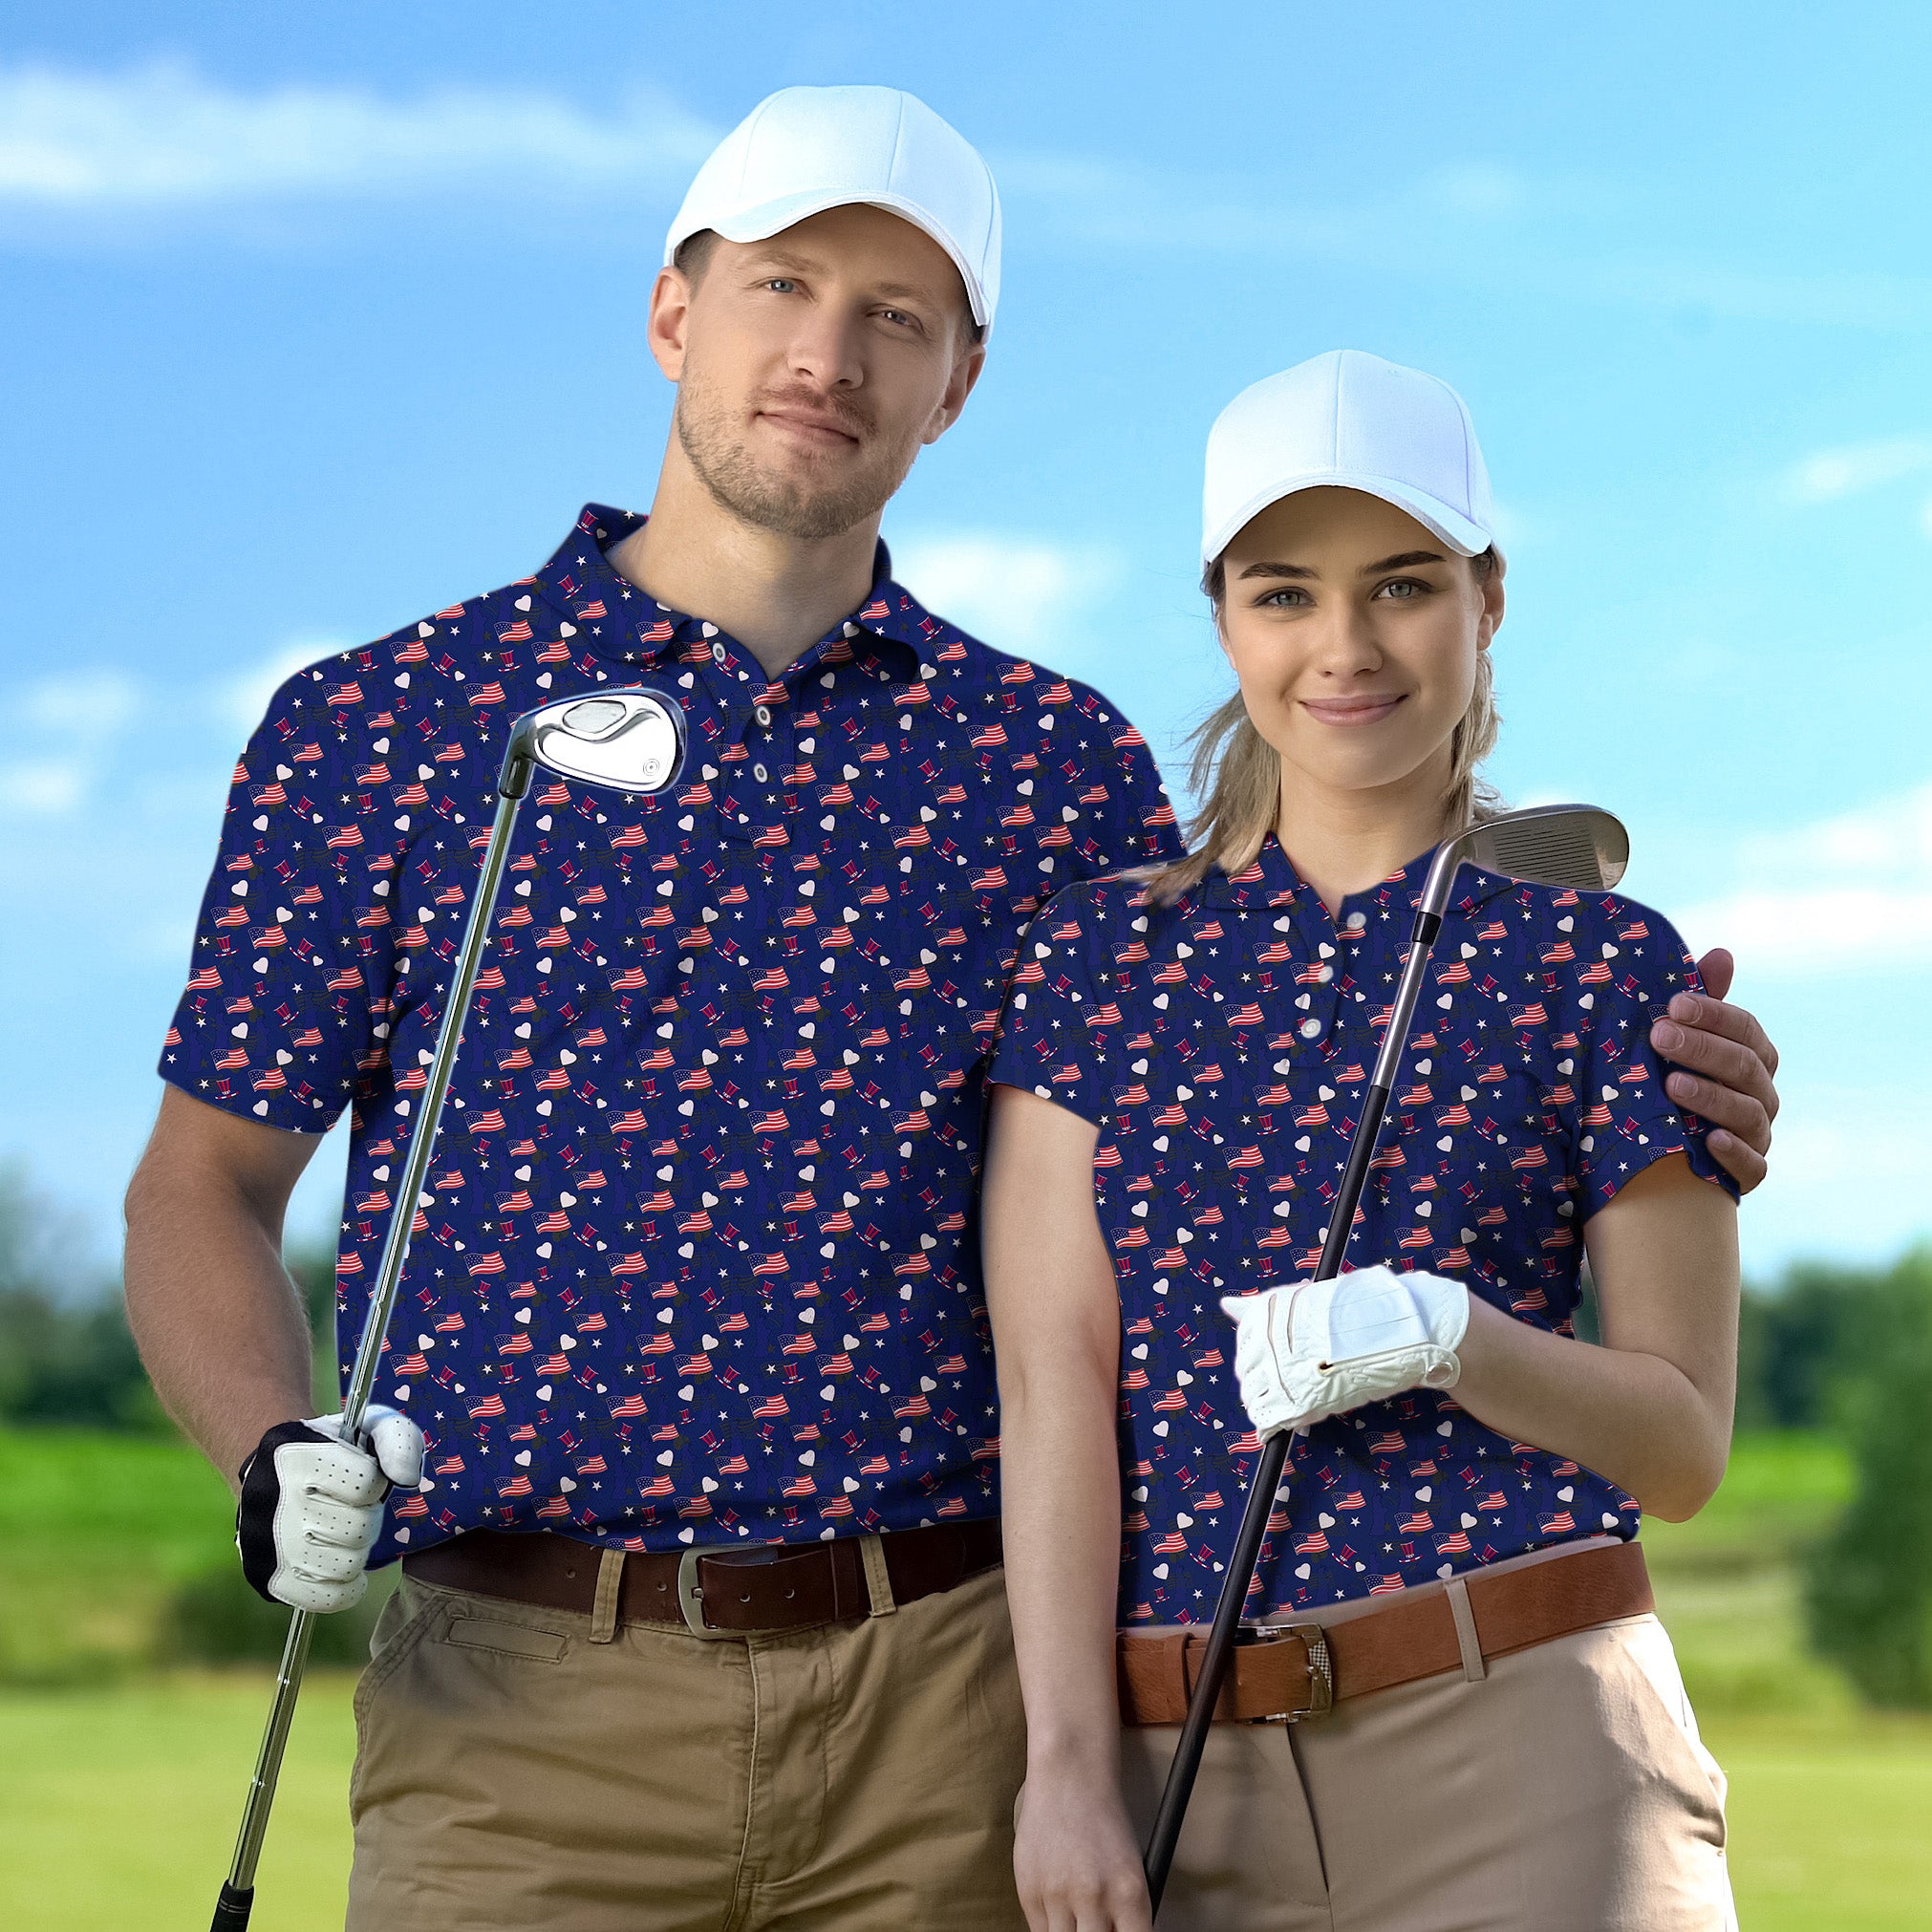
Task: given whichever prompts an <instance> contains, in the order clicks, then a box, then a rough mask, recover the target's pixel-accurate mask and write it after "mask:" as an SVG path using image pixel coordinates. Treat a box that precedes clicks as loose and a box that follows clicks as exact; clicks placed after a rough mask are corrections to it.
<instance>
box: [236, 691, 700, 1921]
mask: <svg viewBox="0 0 1932 1932" xmlns="http://www.w3.org/2000/svg"><path fill="white" fill-rule="evenodd" d="M684 744H685V731H684V713H683V710H682V709H681V707H680V706H679V705H678V703H677V701H676V698H672V697H671V696H670V695H669V694H668V693H662V692H657V691H647V690H641V689H630V688H627V689H625V690H621V691H599V692H596V693H594V694H592V695H590V696H586V697H580V698H560V699H558V700H557V701H556V702H555V703H552V704H545V705H540V706H538V708H537V709H536V710H534V711H527V712H526V713H525V714H524V715H523V717H521V718H519V719H517V721H516V722H515V724H513V725H512V726H511V727H510V737H509V743H508V745H507V746H506V747H505V748H504V762H503V766H502V769H501V770H500V771H499V772H498V774H497V810H496V820H495V823H494V824H493V825H492V826H491V827H490V835H489V842H488V844H487V845H486V846H485V847H484V848H483V869H482V871H481V874H480V876H479V877H478V880H477V889H476V895H475V897H474V898H473V899H472V900H471V901H470V910H469V923H468V924H467V925H466V926H465V927H464V929H463V935H462V949H461V951H459V953H458V954H457V958H456V969H455V975H454V977H453V978H452V980H451V982H450V989H449V998H448V1001H447V1003H446V1004H445V1005H444V1008H443V1015H442V1022H441V1024H440V1026H439V1028H438V1029H437V1036H436V1051H435V1053H434V1054H433V1055H432V1057H431V1060H430V1064H429V1074H428V1079H427V1082H426V1084H425V1085H424V1087H423V1090H422V1100H421V1103H420V1106H419V1112H418V1114H417V1121H416V1132H415V1134H414V1136H413V1137H412V1138H411V1140H410V1144H409V1158H408V1160H407V1161H406V1162H405V1164H404V1166H403V1170H402V1180H401V1182H400V1184H399V1185H398V1186H397V1191H396V1206H395V1208H394V1209H393V1210H392V1212H391V1214H390V1221H389V1233H388V1235H387V1237H386V1238H385V1240H384V1242H383V1248H382V1266H381V1269H380V1271H379V1273H378V1274H377V1276H376V1286H375V1289H374V1290H373V1292H372V1293H371V1295H370V1298H369V1313H368V1317H367V1319H366V1320H364V1321H363V1324H362V1338H361V1340H360V1342H357V1344H356V1348H355V1363H354V1368H353V1370H352V1371H351V1374H350V1377H349V1386H348V1387H347V1389H345V1390H344V1392H343V1397H342V1435H343V1438H344V1440H345V1441H352V1442H353V1441H356V1440H358V1439H359V1436H360V1432H361V1428H362V1415H363V1411H364V1410H365V1409H366V1408H367V1407H368V1406H369V1395H370V1390H371V1388H372V1387H373V1386H374V1385H375V1382H376V1365H377V1363H379V1362H380V1360H381V1356H382V1342H383V1337H384V1336H385V1335H386V1334H387V1333H388V1330H389V1317H390V1312H391V1310H392V1309H393V1308H394V1307H395V1305H396V1291H397V1286H398V1285H399V1283H400V1281H401V1279H402V1264H403V1262H404V1261H405V1260H406V1259H407V1258H408V1255H409V1237H410V1234H411V1233H412V1231H413V1227H414V1223H415V1221H416V1218H417V1213H418V1210H419V1207H420V1206H421V1205H423V1204H424V1201H425V1196H424V1194H423V1190H422V1184H423V1180H424V1177H425V1176H426V1174H427V1173H428V1170H429V1157H430V1153H431V1150H432V1149H433V1148H434V1147H435V1144H436V1130H437V1126H438V1124H439V1123H440V1120H441V1118H442V1104H443V1100H444V1098H445V1096H446V1095H447V1094H448V1092H449V1078H450V1073H451V1070H452V1069H453V1068H454V1066H455V1064H456V1056H457V1049H458V1046H459V1044H460V1043H461V1040H462V1023H463V1020H464V1017H465V1016H466V1015H467V1013H468V1012H469V1002H470V995H471V994H472V993H473V992H474V991H475V989H476V977H477V971H478V968H479V967H480V966H481V965H482V963H483V947H484V946H485V945H486V944H487V942H488V939H489V925H490V918H491V915H492V914H493V913H494V912H495V911H496V902H497V892H498V890H499V888H500V887H501V886H502V884H503V876H504V863H505V861H506V860H507V859H508V857H509V846H510V834H511V832H512V831H513V830H514V829H515V826H516V823H517V810H518V807H519V806H520V805H522V803H523V800H524V795H525V793H526V792H527V791H528V790H529V787H530V776H531V773H532V772H533V771H534V770H535V768H536V767H537V766H538V765H542V766H543V767H544V768H545V769H546V770H547V771H552V772H555V773H556V774H557V775H558V776H559V777H561V778H568V779H576V780H579V781H581V782H584V783H586V784H596V785H604V786H608V787H611V788H612V789H614V790H617V791H622V792H630V793H648V792H658V791H662V790H663V789H664V788H665V786H666V785H668V784H672V783H673V781H674V780H676V777H677V774H678V772H679V771H680V770H681V769H682V767H683V763H684ZM314 1621H315V1613H314V1612H312V1611H309V1610H296V1611H294V1612H292V1613H291V1614H290V1619H289V1636H288V1640H287V1642H284V1644H283V1646H282V1662H281V1666H280V1668H279V1670H278V1671H277V1673H276V1678H275V1695H274V1701H273V1702H272V1704H271V1705H270V1706H269V1708H268V1726H267V1728H265V1730H264V1731H263V1734H262V1748H261V1750H260V1751H259V1752H258V1753H257V1754H256V1758H255V1776H254V1782H253V1783H252V1784H251V1785H250V1786H249V1787H248V1802H247V1807H246V1808H245V1809H244V1811H243V1813H242V1829H241V1831H240V1833H239V1834H238V1835H237V1836H236V1839H235V1856H234V1858H233V1860H232V1862H231V1863H230V1864H229V1867H228V1876H227V1878H226V1880H225V1882H224V1884H223V1886H222V1893H221V1899H220V1900H219V1902H218V1903H217V1904H216V1906H215V1917H214V1924H213V1932H241V1928H242V1927H244V1926H246V1925H247V1922H248V1915H249V1913H250V1912H252V1911H253V1909H254V1904H255V1862H256V1860H257V1858H258V1857H260V1855H261V1850H262V1838H263V1835H264V1834H265V1833H266V1832H267V1831H268V1811H269V1808H270V1806H272V1805H273V1803H274V1801H275V1781H276V1779H277V1777H278V1776H279V1775H280V1774H281V1770H282V1751H283V1748H284V1747H285V1746H286V1745H287V1744H288V1741H289V1726H290V1721H291V1720H292V1719H293V1717H294V1715H295V1699H296V1697H297V1696H298V1695H299V1694H300V1692H301V1688H302V1671H303V1667H304V1665H305V1664H307V1662H308V1659H309V1639H310V1635H311V1631H312V1629H313V1627H314Z"/></svg>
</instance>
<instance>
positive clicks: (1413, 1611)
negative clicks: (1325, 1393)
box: [1115, 1543, 1654, 1724]
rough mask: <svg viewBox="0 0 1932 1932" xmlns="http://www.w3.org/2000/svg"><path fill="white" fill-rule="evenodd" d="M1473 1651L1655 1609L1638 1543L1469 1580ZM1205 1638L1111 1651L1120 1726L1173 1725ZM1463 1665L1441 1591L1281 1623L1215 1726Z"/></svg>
mask: <svg viewBox="0 0 1932 1932" xmlns="http://www.w3.org/2000/svg"><path fill="white" fill-rule="evenodd" d="M1460 1580H1461V1581H1462V1582H1463V1584H1464V1585H1465V1586H1466V1587H1467V1589H1468V1591H1469V1607H1470V1614H1471V1618H1472V1620H1473V1622H1474V1625H1475V1629H1474V1633H1473V1634H1474V1639H1475V1647H1476V1648H1478V1649H1480V1651H1481V1653H1482V1655H1483V1657H1484V1658H1485V1659H1487V1658H1492V1657H1507V1656H1508V1655H1509V1654H1510V1652H1511V1651H1513V1650H1527V1649H1529V1648H1530V1646H1531V1645H1532V1644H1535V1643H1547V1642H1550V1641H1551V1640H1552V1639H1553V1638H1556V1637H1568V1636H1570V1635H1571V1634H1572V1633H1573V1632H1575V1631H1578V1630H1587V1629H1589V1628H1590V1627H1591V1625H1592V1624H1596V1623H1608V1622H1610V1621H1612V1620H1613V1619H1615V1618H1619V1617H1639V1616H1642V1614H1643V1613H1644V1612H1645V1611H1647V1610H1650V1609H1652V1608H1653V1607H1654V1601H1653V1599H1652V1598H1651V1595H1650V1578H1649V1577H1648V1575H1647V1574H1646V1573H1645V1570H1644V1567H1643V1552H1642V1549H1640V1548H1639V1547H1638V1545H1637V1544H1635V1543H1620V1544H1618V1545H1617V1546H1616V1548H1614V1549H1598V1550H1579V1551H1578V1552H1577V1554H1576V1555H1575V1556H1561V1557H1556V1558H1553V1559H1552V1560H1550V1561H1549V1562H1546V1563H1532V1564H1528V1565H1526V1566H1524V1567H1523V1568H1522V1569H1518V1570H1505V1571H1503V1572H1501V1573H1500V1574H1498V1575H1495V1576H1486V1575H1485V1574H1484V1573H1483V1572H1482V1571H1480V1570H1473V1571H1470V1572H1468V1573H1467V1574H1465V1575H1464V1577H1463V1578H1461V1579H1460ZM1207 1647H1208V1638H1207V1633H1206V1631H1202V1632H1201V1633H1200V1634H1199V1635H1198V1636H1194V1635H1191V1634H1186V1633H1183V1632H1179V1631H1176V1632H1174V1633H1172V1634H1171V1635H1163V1636H1160V1637H1136V1636H1134V1635H1133V1634H1132V1633H1131V1632H1130V1631H1123V1632H1122V1633H1121V1634H1120V1637H1119V1639H1118V1640H1117V1642H1116V1645H1115V1656H1116V1662H1117V1664H1118V1666H1119V1668H1118V1675H1119V1679H1120V1707H1121V1722H1122V1723H1123V1724H1179V1723H1180V1722H1181V1720H1182V1719H1183V1718H1185V1717H1186V1716H1187V1714H1188V1697H1189V1693H1190V1692H1191V1690H1192V1689H1193V1686H1194V1681H1195V1679H1196V1677H1197V1676H1198V1675H1199V1673H1200V1661H1201V1655H1202V1653H1203V1652H1204V1651H1205V1650H1206V1649H1207ZM1463 1667H1464V1649H1463V1640H1462V1638H1461V1636H1460V1635H1459V1634H1458V1632H1457V1628H1456V1618H1455V1612H1454V1610H1453V1609H1452V1608H1451V1606H1450V1600H1449V1593H1448V1592H1447V1591H1431V1592H1430V1593H1429V1594H1428V1596H1425V1597H1416V1598H1413V1599H1404V1598H1401V1597H1397V1598H1393V1599H1390V1600H1389V1601H1387V1602H1386V1603H1385V1604H1384V1605H1382V1606H1381V1607H1379V1608H1377V1609H1374V1610H1371V1611H1367V1612H1365V1613H1364V1614H1363V1615H1362V1616H1360V1617H1353V1618H1348V1619H1346V1620H1344V1621H1342V1622H1340V1623H1331V1624H1329V1625H1327V1626H1326V1627H1325V1628H1324V1627H1323V1626H1321V1625H1320V1624H1316V1623H1280V1624H1270V1625H1263V1626H1260V1627H1258V1628H1256V1630H1255V1631H1254V1632H1253V1635H1252V1641H1249V1640H1248V1638H1247V1635H1246V1633H1244V1637H1243V1640H1242V1641H1241V1642H1238V1644H1237V1647H1236V1649H1235V1651H1234V1667H1233V1668H1232V1669H1231V1670H1230V1671H1229V1672H1228V1680H1227V1682H1226V1683H1225V1684H1224V1685H1222V1686H1221V1695H1220V1699H1219V1701H1218V1703H1217V1704H1216V1705H1215V1707H1214V1721H1215V1723H1217V1724H1222V1723H1236V1724H1239V1723H1248V1724H1255V1723H1263V1722H1267V1721H1268V1720H1271V1719H1293V1718H1298V1717H1306V1716H1309V1715H1311V1714H1313V1713H1314V1712H1317V1711H1322V1710H1326V1709H1327V1708H1328V1707H1329V1706H1330V1705H1331V1704H1332V1703H1333V1702H1334V1700H1335V1699H1336V1698H1338V1697H1363V1696H1365V1695H1366V1694H1367V1693H1368V1692H1370V1691H1372V1690H1387V1689H1389V1688H1390V1687H1392V1686H1393V1685H1398V1684H1413V1683H1415V1682H1416V1680H1417V1679H1419V1678H1424V1677H1434V1676H1436V1675H1438V1674H1439V1673H1440V1672H1442V1671H1445V1670H1457V1669H1461V1668H1463Z"/></svg>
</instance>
